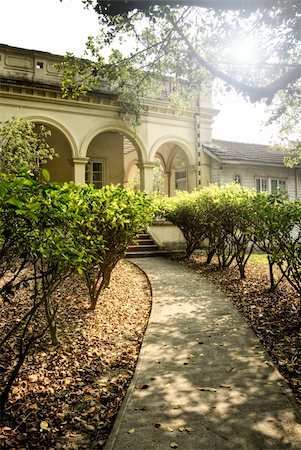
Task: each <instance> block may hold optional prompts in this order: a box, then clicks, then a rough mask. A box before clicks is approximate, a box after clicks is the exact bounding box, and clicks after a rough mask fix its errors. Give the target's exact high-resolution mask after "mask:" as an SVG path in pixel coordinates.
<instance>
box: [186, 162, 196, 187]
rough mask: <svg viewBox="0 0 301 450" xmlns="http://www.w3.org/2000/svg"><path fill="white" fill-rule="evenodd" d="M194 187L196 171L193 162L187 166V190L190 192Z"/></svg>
mask: <svg viewBox="0 0 301 450" xmlns="http://www.w3.org/2000/svg"><path fill="white" fill-rule="evenodd" d="M195 188H197V171H196V167H195V165H194V164H193V165H189V166H188V168H187V190H188V192H192V191H193V190H194V189H195Z"/></svg>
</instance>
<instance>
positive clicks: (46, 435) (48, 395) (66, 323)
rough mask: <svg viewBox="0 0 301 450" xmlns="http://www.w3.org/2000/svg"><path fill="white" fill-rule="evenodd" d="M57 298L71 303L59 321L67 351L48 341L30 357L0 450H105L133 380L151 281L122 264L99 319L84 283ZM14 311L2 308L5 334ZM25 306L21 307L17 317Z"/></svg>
mask: <svg viewBox="0 0 301 450" xmlns="http://www.w3.org/2000/svg"><path fill="white" fill-rule="evenodd" d="M58 299H59V300H60V304H61V305H63V303H64V304H66V308H65V309H63V307H62V306H60V308H59V310H58V315H57V321H58V323H59V324H60V332H59V335H60V340H61V346H60V348H58V349H55V348H53V347H52V346H51V345H50V344H49V338H48V337H47V338H46V339H44V341H43V343H42V344H41V345H40V346H37V347H36V348H34V351H32V352H31V354H30V356H29V357H28V358H27V360H26V362H25V364H24V366H23V368H22V371H21V373H20V376H19V378H18V380H17V382H16V383H15V385H14V387H13V392H12V395H11V397H10V400H9V404H8V408H7V417H6V422H5V423H4V424H1V425H4V426H2V428H1V427H0V448H5V449H6V448H17V449H23V448H24V449H25V448H26V449H30V450H33V449H39V450H41V449H51V448H53V449H66V448H68V449H89V450H90V449H93V448H97V449H101V448H102V447H103V444H104V442H105V439H106V438H107V437H108V434H109V432H110V429H111V427H112V424H113V422H114V418H115V416H116V413H117V411H118V408H119V406H120V403H121V401H122V399H123V397H124V395H125V393H126V390H127V387H128V385H129V382H130V380H131V378H132V375H133V372H134V369H135V365H136V361H137V357H138V353H139V349H140V346H141V342H142V338H143V335H144V331H145V328H146V325H147V322H148V318H149V314H150V308H151V297H150V288H149V285H148V281H147V279H146V277H145V275H144V274H143V273H142V272H141V271H140V270H139V269H138V268H137V267H135V266H133V265H132V264H130V263H129V262H127V261H125V262H124V261H122V262H120V263H119V264H118V265H117V267H116V268H115V270H114V272H113V275H112V279H111V284H110V288H109V289H107V290H106V291H105V293H104V294H103V296H102V298H101V303H99V305H98V306H97V308H96V311H95V312H88V311H87V307H88V297H87V290H86V287H85V285H84V283H83V279H82V278H80V277H79V276H77V277H73V278H70V279H68V280H67V281H66V282H65V283H64V285H63V286H62V287H61V288H60V289H59V292H58ZM21 301H22V298H21ZM7 307H8V305H6V306H5V305H3V303H1V311H0V335H1V328H2V327H3V326H4V322H6V324H7V320H6V321H4V320H3V317H5V308H7ZM20 307H21V305H20V300H19V302H18V304H17V302H15V303H14V309H15V312H16V311H17V308H19V310H20ZM10 317H11V318H12V317H13V314H10ZM1 325H2V327H1ZM13 361H14V358H13ZM13 361H12V362H13ZM2 362H3V359H2ZM0 368H1V356H0ZM0 375H1V374H0Z"/></svg>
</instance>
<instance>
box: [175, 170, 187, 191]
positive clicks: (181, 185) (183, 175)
mask: <svg viewBox="0 0 301 450" xmlns="http://www.w3.org/2000/svg"><path fill="white" fill-rule="evenodd" d="M175 180H176V189H177V190H178V191H187V170H186V169H181V170H176V171H175Z"/></svg>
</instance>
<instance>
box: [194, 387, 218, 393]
mask: <svg viewBox="0 0 301 450" xmlns="http://www.w3.org/2000/svg"><path fill="white" fill-rule="evenodd" d="M198 390H199V391H207V392H216V389H215V388H212V387H209V386H205V387H199V388H198Z"/></svg>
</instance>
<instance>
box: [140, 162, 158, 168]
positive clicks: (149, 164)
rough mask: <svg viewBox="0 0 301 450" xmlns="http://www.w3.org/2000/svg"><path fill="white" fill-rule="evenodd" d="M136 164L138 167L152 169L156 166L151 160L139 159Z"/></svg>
mask: <svg viewBox="0 0 301 450" xmlns="http://www.w3.org/2000/svg"><path fill="white" fill-rule="evenodd" d="M137 165H138V167H139V169H153V168H154V167H155V166H156V163H155V162H153V161H143V162H141V161H139V163H138V164H137Z"/></svg>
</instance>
